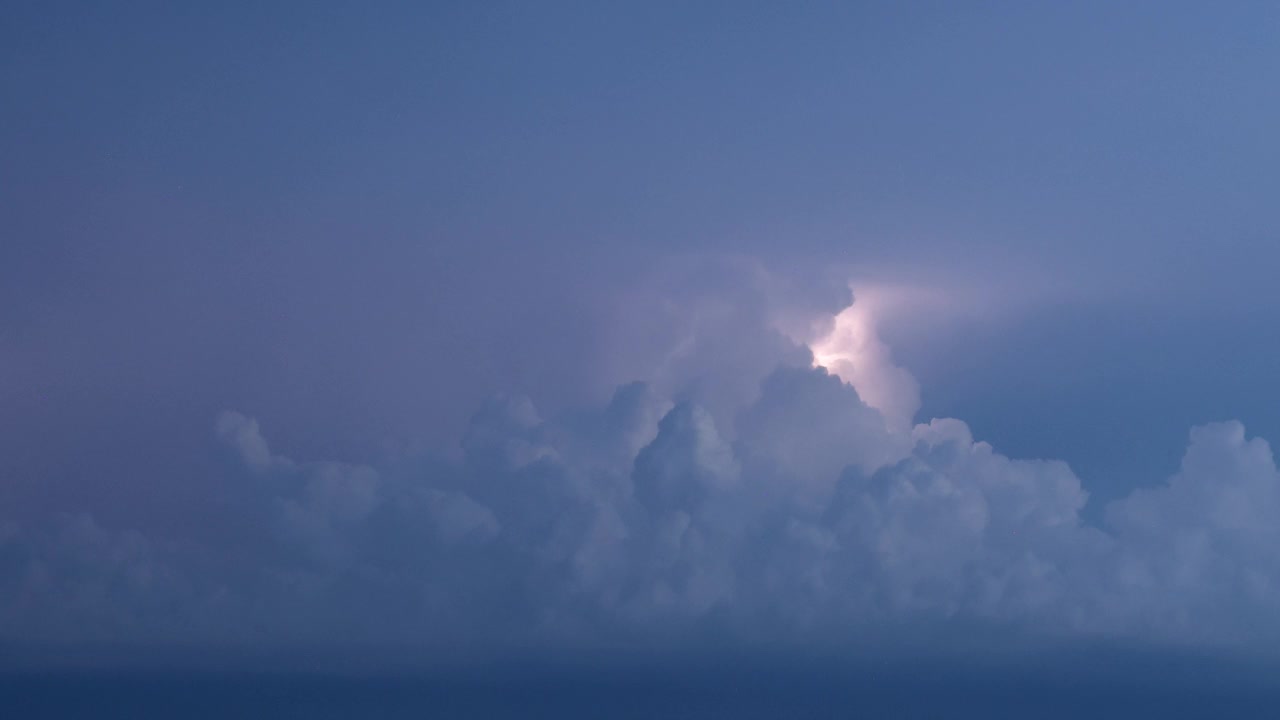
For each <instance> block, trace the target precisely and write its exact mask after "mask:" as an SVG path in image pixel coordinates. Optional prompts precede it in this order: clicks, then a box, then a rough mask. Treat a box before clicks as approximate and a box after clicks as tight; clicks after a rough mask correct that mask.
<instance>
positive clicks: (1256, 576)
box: [0, 303, 1280, 648]
mask: <svg viewBox="0 0 1280 720" xmlns="http://www.w3.org/2000/svg"><path fill="white" fill-rule="evenodd" d="M855 306H856V304H855ZM763 307H765V304H763V303H761V304H760V305H759V307H756V308H755V309H748V310H746V311H740V310H727V311H726V312H727V313H728V316H729V318H730V319H729V320H728V321H727V322H728V326H729V327H728V329H726V328H724V327H720V328H713V329H708V328H700V329H698V330H697V332H696V333H695V335H694V336H693V337H694V340H693V341H692V342H693V345H692V346H690V347H691V348H694V349H691V350H689V351H688V352H689V353H691V354H689V355H687V356H686V358H694V357H697V358H699V359H698V360H697V362H693V361H692V360H690V364H689V365H688V366H687V367H686V368H685V370H686V371H688V372H683V371H682V372H673V371H672V366H668V367H666V368H665V369H662V370H661V372H660V373H659V374H660V375H661V374H662V373H668V374H667V375H665V376H664V377H662V378H660V379H659V380H657V381H655V382H633V383H628V384H624V385H622V386H620V387H619V388H618V389H617V390H616V392H615V393H614V395H613V397H612V398H611V399H610V400H609V401H608V402H607V403H605V404H603V405H602V406H601V407H599V408H595V409H590V410H585V411H579V412H571V413H566V414H562V415H557V416H554V417H543V416H542V415H541V414H540V413H539V412H538V410H537V408H535V407H534V405H533V403H532V402H531V401H530V400H529V399H528V398H525V397H522V396H503V397H497V398H494V399H492V400H491V401H490V402H488V403H486V404H485V405H484V406H483V407H482V408H480V409H479V410H478V412H477V413H476V414H475V415H474V417H473V418H472V419H471V421H470V423H469V425H468V428H467V431H466V433H465V435H464V437H463V440H462V443H461V451H462V452H461V455H460V456H459V458H458V459H456V460H453V461H450V460H443V459H440V458H419V459H417V460H415V461H404V462H396V463H389V464H387V465H386V466H385V467H375V466H372V465H360V464H349V463H340V462H332V461H323V460H322V461H302V460H297V459H293V458H289V457H286V456H283V455H281V454H279V453H277V452H276V451H275V450H273V448H272V446H271V444H270V443H269V442H268V440H267V439H266V437H264V434H263V432H262V431H261V429H260V427H259V426H258V424H257V423H256V422H255V421H254V420H252V419H250V418H248V417H246V416H243V415H240V414H238V413H234V412H228V413H225V414H223V415H222V416H220V417H219V418H217V420H216V422H215V425H214V435H215V437H216V439H217V442H218V443H219V445H220V446H221V447H222V448H223V449H224V450H225V452H226V454H227V455H228V456H229V457H230V459H231V462H230V463H229V465H228V469H227V470H226V471H225V472H224V473H223V478H222V482H223V483H224V484H225V491H226V493H227V495H228V497H234V498H236V499H237V500H236V502H234V503H230V504H229V507H231V508H232V509H233V511H234V512H235V513H238V514H239V515H240V516H242V517H243V518H244V522H245V527H247V528H248V539H247V540H246V542H245V547H246V549H245V551H244V552H242V553H240V554H237V555H235V556H234V557H229V556H228V555H227V553H226V551H223V552H220V549H219V548H217V547H209V546H207V545H202V544H201V543H200V542H197V541H196V540H194V539H184V538H181V537H178V538H165V539H163V541H157V540H156V539H150V538H146V537H143V536H141V535H139V534H138V533H134V532H131V531H128V530H120V531H109V530H106V529H104V528H101V527H99V526H98V524H97V523H96V522H95V521H94V520H93V519H92V518H90V517H88V516H67V517H65V518H63V519H61V520H59V521H57V522H55V523H53V524H52V525H39V524H37V525H34V526H28V527H18V526H8V527H5V528H0V608H2V609H3V612H0V629H2V630H3V632H4V634H5V635H6V636H7V637H9V638H25V639H51V638H56V639H75V638H81V639H82V638H85V637H105V638H110V637H117V638H139V637H142V638H168V639H174V638H179V639H188V640H199V639H201V638H208V637H219V638H239V639H244V640H245V641H248V642H260V641H263V640H264V639H270V640H271V641H273V642H284V643H287V642H292V641H307V642H319V641H334V640H348V641H353V642H365V643H377V642H388V643H391V642H396V643H399V642H404V641H405V640H411V641H414V642H419V643H423V644H426V645H431V644H433V643H438V644H448V643H451V642H452V643H457V644H473V645H474V644H478V645H486V646H490V647H495V648H501V647H506V646H511V647H514V646H520V645H525V646H527V645H528V644H531V643H532V644H534V645H538V644H546V645H556V644H562V645H579V644H591V643H597V642H608V643H624V644H625V643H637V644H642V643H652V642H672V643H675V642H691V641H695V640H696V639H704V640H705V639H715V638H718V639H719V641H723V640H724V639H726V638H728V639H739V640H742V639H765V640H774V641H779V642H785V641H787V640H788V639H793V638H797V637H817V636H820V637H823V638H826V639H828V640H830V639H832V638H844V639H848V640H849V641H850V642H854V641H856V639H857V638H858V637H861V636H862V635H864V634H866V633H870V632H873V631H877V629H878V628H880V629H883V628H885V627H896V626H901V625H903V624H906V625H909V624H912V623H943V624H951V625H957V626H964V625H966V624H971V623H972V624H984V625H998V626H1004V627H1007V628H1010V629H1012V630H1014V631H1016V632H1020V633H1023V634H1025V635H1027V636H1028V637H1030V636H1043V635H1050V636H1064V635H1065V636H1071V637H1082V636H1084V637H1113V638H1115V637H1119V638H1148V639H1155V640H1159V641H1186V642H1199V643H1204V642H1215V643H1224V644H1232V643H1235V644H1238V645H1239V644H1243V645H1250V644H1258V643H1260V642H1263V639H1266V638H1272V637H1274V636H1275V635H1276V634H1277V631H1280V623H1277V622H1276V621H1275V619H1274V613H1272V612H1271V610H1272V609H1273V608H1274V607H1276V602H1277V600H1278V599H1280V598H1278V597H1277V590H1278V589H1280V560H1277V559H1276V556H1275V553H1274V552H1273V549H1274V548H1275V547H1276V546H1277V542H1280V529H1277V528H1280V526H1278V525H1277V524H1276V523H1275V522H1274V518H1275V517H1276V516H1277V513H1278V512H1280V472H1278V471H1277V469H1276V466H1275V462H1274V458H1273V456H1272V453H1271V450H1270V447H1269V446H1268V445H1267V443H1266V442H1265V441H1263V440H1260V439H1257V438H1249V437H1248V436H1247V435H1246V433H1245V430H1244V428H1243V427H1242V426H1241V425H1240V424H1239V423H1222V424H1215V425H1206V426H1203V427H1199V428H1196V429H1194V430H1193V431H1192V433H1191V439H1190V445H1189V448H1188V450H1187V453H1186V456H1185V458H1184V460H1183V463H1182V466H1181V469H1180V470H1179V471H1178V473H1177V474H1175V475H1174V476H1173V477H1171V478H1170V479H1169V480H1168V481H1167V482H1166V483H1164V484H1162V485H1159V486H1157V487H1152V488H1147V489H1143V490H1139V491H1137V492H1135V493H1133V494H1132V495H1131V496H1129V497H1127V498H1124V499H1122V500H1119V501H1117V502H1114V503H1113V504H1112V505H1111V506H1110V507H1109V508H1108V510H1107V512H1106V522H1105V523H1104V525H1102V526H1100V527H1096V526H1091V525H1089V524H1087V523H1086V522H1085V521H1084V520H1083V519H1082V517H1081V510H1082V508H1083V507H1084V505H1085V503H1086V500H1087V498H1088V495H1087V493H1086V491H1085V489H1084V487H1083V484H1082V482H1081V480H1080V479H1079V478H1078V477H1076V475H1075V474H1074V473H1073V472H1072V470H1071V469H1070V467H1068V466H1067V465H1066V464H1065V463H1063V462H1061V461H1054V460H1035V459H1030V460H1024V459H1015V458H1010V457H1007V456H1005V455H1002V454H1001V453H1000V452H998V451H997V450H996V449H995V448H993V447H991V446H990V445H989V444H987V443H985V442H981V441H979V440H975V439H974V438H973V437H972V434H971V432H970V429H969V428H968V426H967V425H966V424H965V423H964V422H962V421H960V420H956V419H933V420H931V421H929V422H925V423H920V424H916V425H914V426H913V427H912V426H911V424H910V421H911V420H912V417H911V415H912V414H913V413H914V411H915V405H914V403H915V402H916V399H915V398H916V396H915V395H913V393H914V389H913V388H914V385H910V384H907V383H905V382H901V376H900V373H904V372H905V371H902V370H901V369H900V368H894V367H893V366H892V363H891V361H889V360H888V355H887V350H884V351H883V352H882V351H881V350H877V349H875V348H878V347H880V345H878V343H879V340H878V339H876V338H875V337H874V324H873V323H869V324H866V325H864V326H862V327H861V328H860V329H859V332H862V333H871V334H869V335H866V336H865V337H862V338H861V339H860V340H859V342H860V343H862V345H859V348H862V349H860V350H857V352H856V353H854V354H852V355H850V356H849V357H848V358H846V360H848V361H849V362H853V363H855V364H856V363H857V362H864V361H870V362H872V365H873V366H874V367H876V368H878V369H876V370H875V372H873V373H871V374H867V373H864V372H863V371H862V370H859V369H856V368H855V369H853V370H850V369H849V368H844V366H842V365H840V362H844V360H841V361H839V362H833V367H832V369H831V371H830V372H829V371H828V370H827V369H824V368H822V367H814V366H813V357H812V356H811V355H809V353H808V352H807V351H805V350H804V348H803V347H801V348H799V352H792V350H794V349H795V348H791V349H786V350H785V351H781V350H780V351H779V352H774V350H779V349H780V348H782V349H785V348H788V347H790V346H788V343H790V342H791V341H790V340H789V339H788V337H787V335H786V333H783V332H781V331H777V330H776V328H775V329H773V330H770V329H768V327H767V326H768V323H767V322H766V321H765V320H764V318H766V317H767V316H768V313H767V312H764V311H763V310H762V308H763ZM743 312H745V315H744V314H742V313H743ZM744 317H746V318H749V320H743V318H744ZM840 317H846V316H845V315H843V314H842V315H840ZM744 327H745V328H746V331H745V334H746V335H747V336H748V337H747V338H746V339H743V338H741V337H737V342H733V343H725V344H724V347H721V348H719V350H720V351H723V352H726V353H730V354H732V353H735V352H738V351H740V350H741V349H742V348H743V346H744V345H745V346H751V345H753V344H755V345H760V346H762V347H764V348H765V352H764V353H763V357H765V358H766V359H767V360H768V367H764V366H763V365H761V366H760V367H754V366H752V367H748V365H749V364H746V363H733V362H730V363H729V364H728V368H729V369H728V372H729V373H730V374H735V375H741V376H743V377H746V376H749V375H753V374H754V375H755V377H754V378H753V387H752V389H751V390H750V391H744V390H742V389H741V388H738V387H737V383H738V380H739V379H740V378H739V379H735V380H734V382H733V383H730V385H732V386H734V389H733V392H724V393H720V392H712V393H710V394H706V395H703V394H702V393H700V392H699V391H696V390H694V389H691V388H694V387H695V386H697V385H698V382H693V383H692V385H691V384H689V383H687V382H685V379H689V378H693V379H694V380H697V379H698V378H703V377H704V375H705V373H708V372H710V373H714V372H715V370H716V365H715V363H714V361H713V358H714V357H715V356H716V355H715V354H716V352H717V346H718V341H717V340H718V338H720V337H721V336H722V335H721V333H724V334H726V335H727V336H735V337H736V334H740V333H739V331H742V330H743V328H744ZM834 327H835V328H836V329H837V331H839V327H840V326H839V323H838V322H837V323H836V325H835V326H834ZM841 342H843V341H841ZM841 347H847V346H841ZM866 348H872V349H873V351H867V350H866ZM851 352H852V351H851ZM868 352H870V354H869V355H868V354H867V353H868ZM858 353H861V354H858ZM673 362H675V361H673ZM680 362H683V361H680ZM877 363H878V364H877ZM846 371H847V372H846ZM690 373H691V374H690ZM849 373H852V375H850V374H849ZM877 373H878V374H877ZM908 378H909V376H908ZM699 382H700V381H699ZM880 382H883V383H885V385H884V386H883V388H882V389H884V392H885V393H886V394H885V395H882V396H881V398H882V400H883V399H884V398H898V399H899V400H902V401H901V402H899V401H898V400H895V401H894V402H892V403H887V404H886V402H878V401H877V402H873V401H872V400H871V399H870V398H869V397H868V395H871V394H872V393H871V392H870V390H869V389H868V388H869V387H871V386H875V387H881V386H880V385H877V383H880ZM912 382H914V381H912ZM868 383H870V385H868ZM726 387H728V386H726ZM903 388H906V389H907V390H906V391H904V390H903ZM721 389H722V390H723V389H725V388H721ZM707 398H709V399H710V400H709V403H710V405H714V406H716V407H717V408H718V410H713V409H712V408H711V407H709V406H708V404H704V402H703V401H702V400H703V399H707ZM708 641H710V640H708Z"/></svg>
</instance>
